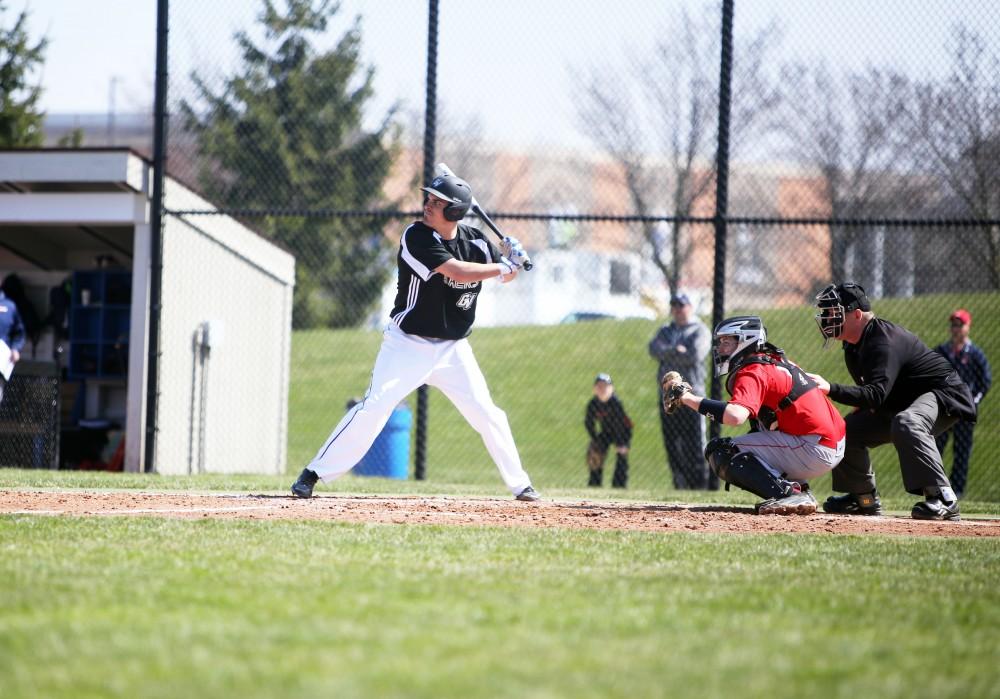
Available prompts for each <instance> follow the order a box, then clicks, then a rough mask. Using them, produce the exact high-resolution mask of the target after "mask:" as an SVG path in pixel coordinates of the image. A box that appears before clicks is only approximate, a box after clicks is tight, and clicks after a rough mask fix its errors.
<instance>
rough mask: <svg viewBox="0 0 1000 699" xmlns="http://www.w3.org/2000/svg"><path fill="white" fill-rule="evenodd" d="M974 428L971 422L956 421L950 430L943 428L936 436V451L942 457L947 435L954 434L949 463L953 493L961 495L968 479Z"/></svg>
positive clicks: (946, 444)
mask: <svg viewBox="0 0 1000 699" xmlns="http://www.w3.org/2000/svg"><path fill="white" fill-rule="evenodd" d="M975 428H976V425H975V423H972V422H964V421H960V422H956V423H955V426H954V427H952V428H951V429H950V430H945V431H944V432H942V433H941V434H939V435H938V436H937V446H938V451H939V452H941V458H942V459H943V458H944V454H945V447H946V446H948V435H954V436H955V440H954V442H953V447H952V456H953V457H954V460H953V461H952V463H951V487H952V488H954V489H955V494H956V495H958V496H959V497H961V496H962V495H963V494H964V493H965V486H966V483H968V480H969V459H970V458H971V457H972V437H973V435H972V431H973V430H974V429H975Z"/></svg>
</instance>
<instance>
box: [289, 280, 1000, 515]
mask: <svg viewBox="0 0 1000 699" xmlns="http://www.w3.org/2000/svg"><path fill="white" fill-rule="evenodd" d="M958 306H964V307H966V308H968V309H969V310H970V311H971V312H972V314H973V317H974V319H975V321H974V324H973V340H974V341H976V342H977V343H978V344H980V345H981V346H982V347H983V348H984V349H985V350H986V353H987V355H988V356H990V357H993V358H997V357H1000V325H997V324H996V323H990V322H988V319H989V318H991V317H996V316H997V314H998V312H1000V295H997V294H981V295H975V296H968V295H965V296H962V297H957V296H933V297H921V298H918V299H912V300H885V301H880V302H878V303H877V304H876V308H875V310H876V311H877V312H878V313H879V314H880V315H881V316H883V317H885V318H888V319H890V320H893V321H896V322H899V323H901V324H902V325H904V326H906V327H909V328H910V329H911V330H913V331H914V332H916V333H917V334H918V335H920V336H921V337H922V338H923V339H924V340H925V341H926V342H928V343H929V344H931V345H932V346H933V345H936V344H938V343H939V342H941V341H943V340H944V339H946V337H947V323H946V320H947V317H948V314H949V313H950V311H951V310H953V309H954V308H956V307H958ZM747 311H752V312H760V313H762V314H763V316H764V319H765V322H766V323H767V326H768V329H769V332H770V335H771V337H772V339H773V340H774V341H775V342H776V344H779V345H781V346H783V347H784V348H785V349H786V350H787V352H788V354H789V356H790V357H791V358H793V359H794V360H795V361H797V362H799V363H800V364H802V365H803V366H804V367H805V368H806V369H808V370H813V371H818V372H819V373H821V374H823V375H825V376H827V377H828V378H830V379H831V380H833V381H849V377H848V375H847V372H846V370H845V369H844V366H843V359H842V357H841V352H840V349H839V347H833V348H831V349H830V350H829V351H826V352H824V351H823V350H822V349H821V346H822V341H821V339H820V336H819V332H818V330H817V328H816V325H815V322H814V320H813V317H812V316H813V313H814V309H812V308H811V307H806V306H803V307H799V308H792V309H781V310H775V311H760V309H747V308H733V309H731V311H730V313H731V314H737V313H742V312H747ZM656 328H657V323H654V322H652V321H643V320H630V321H621V322H616V321H598V322H591V323H581V324H576V325H559V326H549V327H534V326H531V327H517V328H484V329H478V330H476V331H475V332H474V333H473V335H472V337H471V342H472V345H473V348H474V350H475V352H476V355H477V357H478V358H479V362H480V364H481V366H482V368H483V371H484V373H485V374H486V377H487V380H488V381H489V383H490V387H491V390H492V392H493V396H494V400H495V401H496V403H497V404H498V405H499V406H500V407H502V408H503V409H504V410H505V411H506V412H507V414H508V417H509V419H510V422H511V426H512V428H513V431H514V436H515V438H516V440H517V443H518V448H519V450H520V452H521V456H522V460H523V461H524V463H525V467H526V468H527V469H528V471H529V472H530V473H531V474H532V476H533V478H534V479H535V480H536V482H537V483H538V484H539V485H540V486H542V487H546V488H552V487H575V486H577V485H579V484H582V483H584V482H585V466H584V461H583V454H584V449H585V446H586V435H585V433H584V431H583V427H582V420H583V410H584V406H585V404H586V401H587V400H588V399H589V396H590V390H591V382H592V380H593V376H594V374H596V373H597V372H599V371H608V372H610V373H611V374H612V376H613V377H614V379H615V383H616V386H617V389H618V393H619V396H620V397H621V398H622V400H623V401H624V402H625V405H626V408H627V409H628V410H629V412H630V413H631V415H632V417H633V419H634V420H635V422H636V425H637V427H636V434H635V439H634V443H633V453H632V473H633V477H632V485H633V486H635V487H637V488H652V489H659V488H664V487H666V484H667V483H668V481H669V477H668V473H667V467H666V460H665V457H664V454H663V446H662V442H661V440H660V435H659V423H658V417H657V412H656V400H657V393H656V391H657V388H656V384H655V378H654V372H655V365H654V362H653V361H652V360H651V359H650V358H649V356H648V355H647V353H646V345H647V343H648V341H649V339H650V338H651V337H652V335H653V334H654V333H655V331H656ZM380 340H381V335H380V333H377V332H372V331H311V332H307V333H296V335H295V339H294V342H293V357H292V387H291V409H290V416H291V425H290V433H289V435H290V436H289V463H290V469H291V470H294V471H297V470H298V468H299V467H300V466H301V465H303V464H304V463H305V462H307V461H308V460H309V458H311V456H312V455H313V453H315V450H316V449H317V448H318V446H319V445H320V444H321V443H322V442H323V440H324V439H325V438H326V436H327V435H328V434H329V432H330V430H331V429H332V428H333V426H334V425H335V424H336V422H337V421H338V420H339V419H340V417H341V416H342V415H343V408H344V402H345V401H346V400H347V398H349V397H350V396H352V395H360V394H363V393H364V391H365V389H366V387H367V385H368V380H369V377H370V372H371V367H372V365H373V363H374V358H375V355H376V353H377V351H378V346H379V343H380ZM411 404H412V401H411ZM998 411H1000V402H998V400H997V399H996V394H995V393H994V394H991V395H990V396H988V397H987V400H986V401H985V402H984V405H983V406H982V411H981V417H980V427H979V429H977V431H976V447H975V451H974V453H973V463H972V467H971V477H970V484H969V489H968V492H967V494H968V496H969V498H970V499H994V500H996V499H1000V486H997V483H998V482H1000V459H998V456H1000V431H998V430H997V429H996V427H995V426H996V425H997V424H998V417H1000V415H998ZM429 415H430V428H429V446H428V474H429V477H430V478H432V479H434V480H437V481H443V482H465V483H484V484H485V483H496V482H498V477H497V474H496V472H495V469H494V467H493V465H492V462H491V461H490V459H489V457H488V455H487V454H486V451H485V449H484V448H483V446H482V443H481V442H480V440H479V437H478V435H476V434H475V433H474V432H473V431H472V429H471V428H469V427H468V425H467V424H466V423H465V421H464V420H463V419H462V417H461V416H460V415H459V414H458V413H457V411H455V409H454V408H453V407H452V406H451V404H450V403H449V402H448V401H447V399H445V398H444V397H443V396H442V395H441V394H440V393H438V392H437V391H431V392H430V409H429ZM874 456H875V463H876V469H877V471H878V473H879V479H880V483H881V487H882V489H883V490H885V491H886V492H888V493H891V492H893V491H895V490H899V488H900V486H899V473H898V465H897V461H896V457H895V453H894V451H893V450H892V449H891V447H884V448H882V449H878V450H876V451H875V452H874ZM948 463H950V458H949V460H948ZM817 486H818V488H817V490H818V491H819V492H820V494H823V493H824V492H825V489H826V488H827V487H828V486H827V484H826V482H824V481H821V482H819V483H818V484H817Z"/></svg>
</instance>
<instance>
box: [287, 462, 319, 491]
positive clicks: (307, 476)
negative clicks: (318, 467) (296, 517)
mask: <svg viewBox="0 0 1000 699" xmlns="http://www.w3.org/2000/svg"><path fill="white" fill-rule="evenodd" d="M318 480H319V476H317V475H316V474H315V473H313V472H312V471H310V470H309V469H308V468H304V469H302V473H300V474H299V478H298V480H297V481H295V482H294V483H292V495H294V496H295V497H298V498H311V497H312V494H313V486H314V485H316V481H318Z"/></svg>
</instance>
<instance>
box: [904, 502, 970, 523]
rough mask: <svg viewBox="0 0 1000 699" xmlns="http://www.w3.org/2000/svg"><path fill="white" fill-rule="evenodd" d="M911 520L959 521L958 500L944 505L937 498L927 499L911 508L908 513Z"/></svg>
mask: <svg viewBox="0 0 1000 699" xmlns="http://www.w3.org/2000/svg"><path fill="white" fill-rule="evenodd" d="M910 516H911V517H912V518H913V519H944V520H952V521H953V520H957V519H961V517H959V515H958V500H955V501H954V502H950V503H946V502H944V501H943V500H942V499H941V498H938V497H928V498H927V499H926V500H921V501H920V502H918V503H917V504H916V505H914V506H913V510H911V511H910Z"/></svg>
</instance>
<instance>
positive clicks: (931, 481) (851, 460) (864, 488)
mask: <svg viewBox="0 0 1000 699" xmlns="http://www.w3.org/2000/svg"><path fill="white" fill-rule="evenodd" d="M844 421H845V422H846V423H847V448H846V449H845V450H844V460H843V461H841V462H840V464H838V465H837V467H836V468H834V469H833V489H834V490H836V491H838V492H842V493H855V494H858V493H870V492H871V491H873V490H875V472H874V471H873V470H872V462H871V458H870V456H869V454H868V449H869V448H870V447H877V446H879V445H880V444H887V443H889V442H892V444H893V446H894V447H896V453H897V454H899V468H900V471H901V472H902V474H903V487H904V488H906V492H908V493H912V494H913V495H923V494H924V489H925V488H949V487H951V483H950V482H949V481H948V476H946V475H945V473H944V465H943V464H942V462H941V453H940V452H939V451H938V448H937V443H936V442H935V441H934V437H935V436H936V435H939V434H941V433H942V432H944V431H945V430H947V429H948V428H950V427H951V426H952V425H954V424H955V423H956V422H957V421H958V418H955V417H952V416H950V415H945V414H944V411H942V410H941V407H940V405H939V404H938V400H937V398H936V397H935V396H934V394H933V393H924V394H923V395H921V396H920V397H918V398H917V399H916V400H915V401H913V403H911V404H910V407H908V408H907V409H906V410H903V411H901V412H899V413H892V412H888V411H875V410H858V411H857V412H853V413H851V414H850V415H848V416H847V417H846V418H844Z"/></svg>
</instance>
